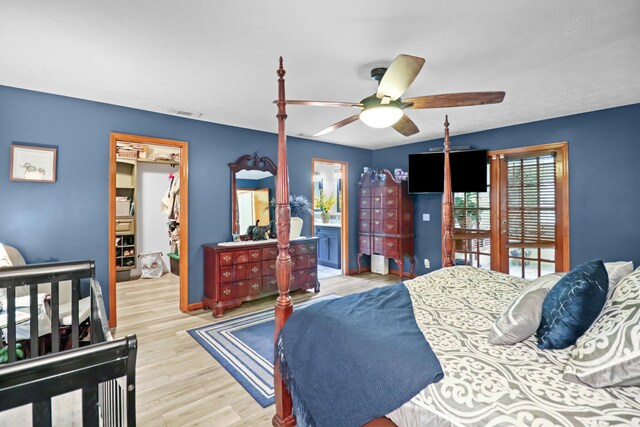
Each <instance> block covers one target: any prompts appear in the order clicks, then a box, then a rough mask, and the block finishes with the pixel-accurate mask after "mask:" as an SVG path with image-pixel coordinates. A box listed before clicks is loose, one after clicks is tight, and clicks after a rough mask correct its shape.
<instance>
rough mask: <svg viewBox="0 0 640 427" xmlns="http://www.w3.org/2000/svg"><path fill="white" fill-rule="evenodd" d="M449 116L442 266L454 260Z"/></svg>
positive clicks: (446, 132)
mask: <svg viewBox="0 0 640 427" xmlns="http://www.w3.org/2000/svg"><path fill="white" fill-rule="evenodd" d="M450 154H451V144H450V141H449V116H444V189H443V192H442V266H443V267H452V266H453V265H454V262H453V192H452V191H451V162H450Z"/></svg>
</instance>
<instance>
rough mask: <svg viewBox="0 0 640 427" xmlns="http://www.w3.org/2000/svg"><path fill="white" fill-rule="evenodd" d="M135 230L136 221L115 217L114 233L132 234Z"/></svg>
mask: <svg viewBox="0 0 640 427" xmlns="http://www.w3.org/2000/svg"><path fill="white" fill-rule="evenodd" d="M135 232H136V222H135V220H134V219H133V218H132V219H116V233H118V234H134V233H135Z"/></svg>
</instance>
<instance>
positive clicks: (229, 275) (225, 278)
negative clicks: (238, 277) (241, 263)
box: [220, 265, 234, 283]
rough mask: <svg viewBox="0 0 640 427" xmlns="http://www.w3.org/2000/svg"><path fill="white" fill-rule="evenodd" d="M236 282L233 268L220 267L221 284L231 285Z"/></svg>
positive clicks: (230, 266)
mask: <svg viewBox="0 0 640 427" xmlns="http://www.w3.org/2000/svg"><path fill="white" fill-rule="evenodd" d="M233 280H234V274H233V266H232V265H227V266H225V267H220V283H230V282H233Z"/></svg>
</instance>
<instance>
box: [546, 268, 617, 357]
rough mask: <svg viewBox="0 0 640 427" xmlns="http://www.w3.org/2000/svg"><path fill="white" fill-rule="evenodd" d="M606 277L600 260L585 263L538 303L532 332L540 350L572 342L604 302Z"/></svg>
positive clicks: (594, 316) (606, 284)
mask: <svg viewBox="0 0 640 427" xmlns="http://www.w3.org/2000/svg"><path fill="white" fill-rule="evenodd" d="M608 288H609V277H608V276H607V270H606V269H605V267H604V264H603V263H602V261H600V260H597V261H589V262H587V263H584V264H582V265H580V266H578V267H576V268H574V269H573V270H571V271H570V272H569V273H567V274H566V275H565V276H564V277H563V278H562V279H560V280H559V281H558V283H556V284H555V286H554V287H553V288H551V291H549V293H548V294H547V296H546V298H545V299H544V303H543V304H542V318H541V321H540V326H539V327H538V331H537V332H536V336H537V337H538V347H539V348H541V349H560V348H566V347H569V346H570V345H573V344H575V343H576V341H577V339H578V338H580V337H581V336H582V334H584V333H585V332H586V331H587V329H589V326H591V324H592V323H593V322H594V321H595V320H596V318H597V317H598V315H599V314H600V311H601V310H602V307H603V306H604V303H605V301H606V299H607V290H608Z"/></svg>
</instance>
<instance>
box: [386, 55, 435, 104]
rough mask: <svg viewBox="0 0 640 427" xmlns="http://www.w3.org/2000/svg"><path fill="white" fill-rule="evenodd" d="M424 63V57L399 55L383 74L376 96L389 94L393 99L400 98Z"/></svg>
mask: <svg viewBox="0 0 640 427" xmlns="http://www.w3.org/2000/svg"><path fill="white" fill-rule="evenodd" d="M423 65H424V58H419V57H417V56H411V55H398V57H397V58H396V59H395V60H394V61H393V62H392V63H391V65H389V68H387V71H386V72H385V73H384V76H382V80H380V84H379V85H378V92H377V93H376V96H377V97H378V98H380V99H382V97H384V96H388V97H389V98H391V100H392V101H395V100H396V99H398V98H400V97H401V96H402V94H403V93H404V92H405V91H406V90H407V89H408V88H409V86H410V85H411V83H413V81H414V80H415V79H416V76H417V75H418V73H419V72H420V70H421V69H422V66H423Z"/></svg>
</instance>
